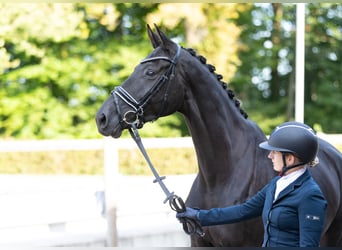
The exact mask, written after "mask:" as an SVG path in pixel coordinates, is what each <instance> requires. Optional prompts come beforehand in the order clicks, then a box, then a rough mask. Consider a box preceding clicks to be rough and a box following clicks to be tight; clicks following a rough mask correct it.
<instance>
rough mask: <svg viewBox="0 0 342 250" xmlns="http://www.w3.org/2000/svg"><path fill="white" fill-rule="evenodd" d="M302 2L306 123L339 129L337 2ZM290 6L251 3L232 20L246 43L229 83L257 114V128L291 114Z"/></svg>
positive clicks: (332, 130)
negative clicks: (265, 122)
mask: <svg viewBox="0 0 342 250" xmlns="http://www.w3.org/2000/svg"><path fill="white" fill-rule="evenodd" d="M306 7H307V12H306V33H305V41H306V51H305V52H306V53H305V60H306V61H305V122H306V123H307V124H309V125H311V126H313V125H314V124H319V125H321V127H322V129H323V131H324V132H326V133H341V132H342V126H341V125H342V124H341V121H342V112H339V111H340V110H341V105H342V104H341V102H340V101H339V100H340V99H341V98H342V91H341V80H342V78H341V75H342V68H341V56H340V55H341V54H342V51H341V48H342V47H341V41H342V37H341V36H342V35H341V34H342V33H341V29H342V24H341V22H339V21H338V19H340V18H341V11H342V9H341V5H338V4H320V3H315V4H313V3H310V4H306ZM295 8H296V7H295V5H293V4H279V3H273V4H255V5H254V6H253V9H252V10H251V12H241V13H240V16H239V18H238V19H237V23H238V24H239V25H240V26H241V27H243V28H244V29H243V32H242V33H241V36H240V39H241V41H242V42H243V44H244V45H245V47H243V49H242V50H240V53H239V57H240V59H241V61H242V62H244V63H243V64H242V65H241V67H240V68H239V69H238V71H237V73H236V75H235V77H234V78H233V80H232V82H231V84H232V86H233V88H234V89H235V90H236V92H237V93H238V96H239V97H240V98H241V99H242V100H243V104H244V107H245V109H246V110H247V111H248V112H251V113H253V114H254V113H259V115H257V116H255V118H256V120H255V121H256V122H257V123H258V124H259V125H261V127H263V123H264V121H265V120H268V119H272V117H274V116H277V117H282V118H283V119H282V121H281V122H283V121H286V120H292V119H294V91H293V89H294V86H293V85H294V80H293V79H294V69H295V65H294V63H295V47H294V45H295V35H296V34H295V18H294V17H295ZM268 107H273V108H268ZM277 121H279V120H277ZM265 132H268V130H265Z"/></svg>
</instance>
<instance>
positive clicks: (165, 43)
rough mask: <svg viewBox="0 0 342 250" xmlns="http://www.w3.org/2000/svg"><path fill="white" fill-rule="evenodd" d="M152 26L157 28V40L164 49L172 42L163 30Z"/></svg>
mask: <svg viewBox="0 0 342 250" xmlns="http://www.w3.org/2000/svg"><path fill="white" fill-rule="evenodd" d="M154 27H155V28H156V30H157V33H158V36H159V41H160V43H161V46H162V47H163V48H165V49H168V48H169V47H168V45H170V44H172V43H173V42H172V41H171V40H170V39H169V38H168V37H167V36H166V35H165V34H164V32H162V31H161V30H160V29H159V27H158V26H157V25H156V24H154Z"/></svg>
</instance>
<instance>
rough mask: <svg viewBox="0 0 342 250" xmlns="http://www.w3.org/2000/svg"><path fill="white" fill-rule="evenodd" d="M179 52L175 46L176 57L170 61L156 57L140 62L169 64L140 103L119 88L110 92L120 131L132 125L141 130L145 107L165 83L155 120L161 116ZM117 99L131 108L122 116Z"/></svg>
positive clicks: (178, 48)
mask: <svg viewBox="0 0 342 250" xmlns="http://www.w3.org/2000/svg"><path fill="white" fill-rule="evenodd" d="M180 51H181V47H180V45H178V44H177V52H176V55H175V56H174V57H173V58H172V59H170V58H169V57H165V56H156V57H150V58H146V59H144V60H142V61H141V62H140V64H144V63H147V62H152V61H157V60H164V61H168V62H169V63H170V66H169V68H168V69H167V70H166V71H165V72H164V74H163V75H162V76H161V77H159V79H158V81H157V82H156V83H155V84H154V85H153V87H152V88H151V89H150V90H149V91H148V92H147V93H146V94H145V95H144V96H143V97H142V98H141V99H140V101H137V100H136V99H135V98H134V97H133V96H132V95H131V94H130V93H129V92H128V91H127V90H125V89H124V88H123V87H121V86H118V87H115V88H114V90H113V91H112V92H111V95H112V96H113V98H114V102H115V105H116V109H117V112H118V116H119V123H120V126H121V128H122V129H124V128H125V127H126V126H127V125H128V126H129V127H132V124H134V125H135V126H136V127H137V128H141V127H142V126H143V124H144V108H145V106H146V105H147V104H148V102H149V101H150V100H151V98H152V97H153V96H154V95H155V94H156V93H157V92H158V91H159V90H160V88H161V87H162V86H163V85H164V83H165V82H167V83H168V85H167V86H166V89H165V93H164V97H163V104H162V107H161V109H160V111H159V114H158V115H157V116H156V118H155V120H156V119H158V118H159V117H160V116H161V115H162V113H163V112H164V109H165V107H166V103H167V98H168V91H169V85H170V83H171V81H172V79H173V78H174V72H175V66H176V64H177V61H178V58H179V55H180ZM118 99H121V100H122V101H123V102H124V103H126V104H127V105H128V106H130V107H131V110H128V111H127V112H126V113H125V114H124V115H122V113H121V109H120V106H119V100H118Z"/></svg>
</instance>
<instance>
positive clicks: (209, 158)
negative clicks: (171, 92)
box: [182, 72, 256, 185]
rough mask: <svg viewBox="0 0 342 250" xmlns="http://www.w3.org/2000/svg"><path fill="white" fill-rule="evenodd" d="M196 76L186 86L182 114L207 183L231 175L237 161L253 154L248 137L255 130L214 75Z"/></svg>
mask: <svg viewBox="0 0 342 250" xmlns="http://www.w3.org/2000/svg"><path fill="white" fill-rule="evenodd" d="M196 75H197V76H200V75H202V78H201V79H200V80H198V78H197V81H193V82H190V83H189V84H188V85H187V86H188V89H187V91H186V93H187V94H186V95H187V96H186V102H185V105H184V109H183V111H182V113H183V114H184V116H185V119H186V123H187V125H188V128H189V130H190V133H191V136H192V139H193V142H194V145H195V150H196V154H197V159H198V164H199V176H201V177H202V178H203V180H204V181H205V182H206V183H207V184H208V185H211V184H214V183H220V179H225V180H226V181H227V179H229V178H234V173H236V172H237V171H236V168H241V166H239V164H238V163H239V161H240V160H241V159H242V158H244V157H249V156H248V154H254V153H255V147H256V145H255V143H253V142H251V140H249V136H250V134H251V133H253V131H255V129H254V128H253V127H252V125H251V122H250V121H248V120H247V119H246V118H245V117H244V116H243V115H242V114H241V113H240V109H239V108H238V107H237V106H236V104H235V102H234V100H233V99H231V98H230V97H229V96H228V94H227V91H226V90H225V89H224V88H222V86H221V85H220V83H219V81H217V79H216V78H215V75H214V74H210V73H206V74H203V73H202V74H200V73H199V72H197V73H196ZM192 79H195V78H192ZM250 157H252V156H250ZM249 167H250V166H249ZM238 171H241V169H238Z"/></svg>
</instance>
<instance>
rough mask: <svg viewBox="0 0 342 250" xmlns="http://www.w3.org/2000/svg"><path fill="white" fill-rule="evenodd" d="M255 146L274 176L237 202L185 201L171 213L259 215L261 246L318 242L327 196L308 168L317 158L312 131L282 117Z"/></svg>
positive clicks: (211, 218) (203, 220)
mask: <svg viewBox="0 0 342 250" xmlns="http://www.w3.org/2000/svg"><path fill="white" fill-rule="evenodd" d="M259 147H260V148H262V149H266V150H269V151H270V152H269V154H268V158H269V159H271V160H272V163H273V169H274V170H275V171H277V172H279V176H277V177H275V178H273V179H272V180H271V181H270V182H269V183H268V184H267V185H266V186H264V187H263V188H262V189H261V190H260V191H259V192H258V193H257V194H255V195H254V196H253V197H251V198H250V199H248V200H247V201H246V202H244V203H242V204H240V205H232V206H228V207H223V208H212V209H209V210H201V209H195V208H190V207H186V210H185V211H184V212H180V213H177V215H176V217H177V218H178V220H179V221H182V219H184V218H190V219H193V220H197V221H198V222H199V223H200V224H201V225H202V226H212V225H222V224H228V223H236V222H240V221H243V220H248V219H252V218H255V217H259V216H262V221H263V226H264V239H263V243H262V246H263V247H318V246H319V242H320V237H321V234H322V230H323V224H324V218H325V211H326V206H327V202H326V200H325V198H324V196H323V194H322V191H321V190H320V188H319V186H318V185H317V183H316V182H315V180H314V179H313V178H312V177H311V174H310V172H309V170H308V168H309V167H312V166H314V165H316V164H317V163H318V159H317V157H316V155H317V151H318V140H317V137H316V135H315V133H314V131H313V130H312V129H311V128H310V127H309V126H308V125H306V124H303V123H299V122H285V123H283V124H281V125H279V126H278V127H276V128H275V129H274V131H273V132H272V134H271V135H270V137H269V140H268V141H265V142H262V143H260V144H259Z"/></svg>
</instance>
